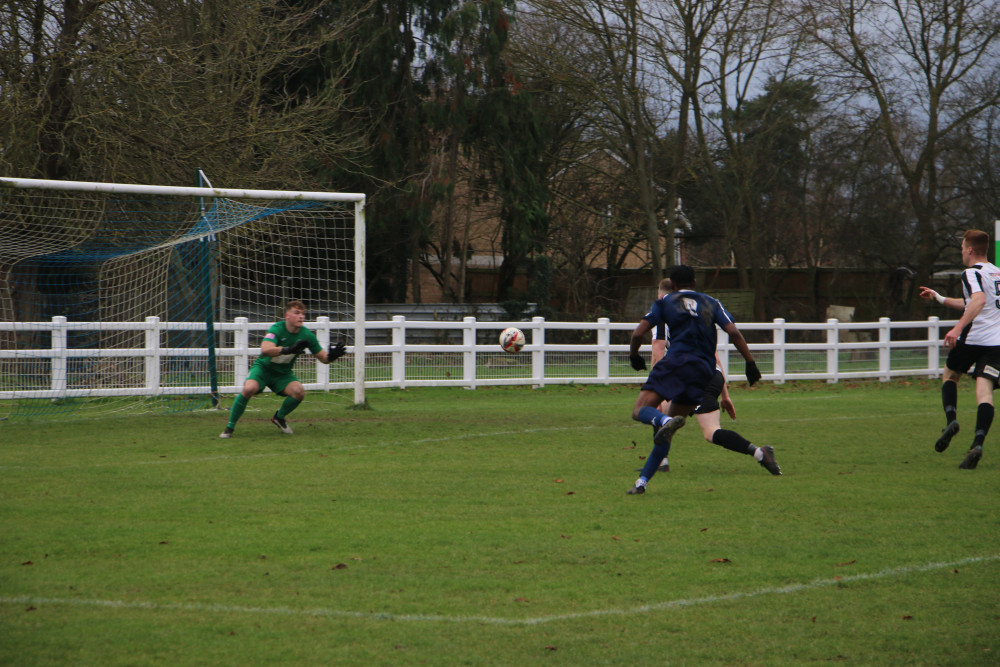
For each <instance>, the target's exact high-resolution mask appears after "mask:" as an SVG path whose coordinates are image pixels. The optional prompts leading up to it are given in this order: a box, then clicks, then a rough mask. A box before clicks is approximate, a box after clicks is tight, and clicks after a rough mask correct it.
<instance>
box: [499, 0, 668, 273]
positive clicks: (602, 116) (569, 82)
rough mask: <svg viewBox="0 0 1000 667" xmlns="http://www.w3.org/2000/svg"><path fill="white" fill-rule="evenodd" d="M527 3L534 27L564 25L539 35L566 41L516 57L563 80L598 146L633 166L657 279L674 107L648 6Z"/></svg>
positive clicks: (596, 0)
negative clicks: (652, 38)
mask: <svg viewBox="0 0 1000 667" xmlns="http://www.w3.org/2000/svg"><path fill="white" fill-rule="evenodd" d="M527 5H528V6H529V7H530V11H531V12H532V13H533V14H534V17H533V18H534V20H535V21H536V23H538V24H549V25H556V26H559V30H558V31H556V30H553V29H549V30H548V31H536V33H535V36H536V37H537V36H539V35H540V36H541V37H542V39H545V38H552V37H555V36H558V37H559V40H560V41H555V40H552V41H551V42H550V43H548V44H545V43H544V42H536V44H535V46H534V47H532V48H526V47H524V46H522V47H521V51H520V52H519V54H518V56H517V57H518V59H519V60H520V61H522V62H523V61H526V60H531V59H533V60H534V62H533V63H532V66H533V67H534V68H535V70H536V71H545V72H546V76H547V77H548V78H550V79H552V80H554V81H556V82H558V84H559V92H560V94H562V95H564V96H565V97H566V98H567V99H568V100H570V101H571V103H572V104H573V105H574V106H575V107H576V109H577V110H578V112H579V113H580V114H581V121H582V124H583V125H584V126H585V127H586V128H587V131H588V132H589V133H590V137H591V138H592V140H593V146H592V148H595V149H596V148H603V149H604V150H605V151H607V152H608V154H610V155H614V156H615V159H618V160H620V161H621V162H623V163H624V164H626V165H627V167H628V169H627V174H628V177H629V178H630V179H631V180H632V183H631V187H630V188H629V189H630V190H631V192H632V193H634V197H635V198H636V201H637V202H638V207H637V208H638V213H639V215H640V217H641V221H642V225H643V229H644V233H645V237H646V243H647V245H648V248H649V258H648V261H649V263H650V265H651V267H652V269H653V272H654V275H657V276H658V275H660V274H661V273H662V270H663V267H664V258H663V229H662V219H663V218H662V216H663V207H664V196H663V193H662V192H661V191H660V190H659V189H658V185H657V179H656V174H655V173H654V167H653V161H654V158H655V157H656V155H657V153H658V151H659V135H660V134H661V130H662V127H663V122H664V119H665V117H666V110H667V108H668V107H669V101H668V98H666V97H661V93H664V92H665V91H664V90H663V88H662V86H660V85H658V83H657V81H656V80H655V76H654V73H653V72H652V71H651V70H650V68H649V67H648V63H649V53H648V49H647V44H648V40H647V39H646V38H645V36H644V35H643V30H644V29H645V26H646V25H647V21H646V17H645V12H646V8H645V6H644V4H643V3H640V2H638V1H637V0H625V1H624V2H615V1H610V0H531V1H530V2H529V3H527ZM524 20H526V19H525V18H522V21H524ZM529 20H530V19H529ZM522 37H523V35H522ZM522 44H523V43H522ZM569 45H572V46H571V48H567V47H568V46H569Z"/></svg>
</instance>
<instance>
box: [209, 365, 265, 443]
mask: <svg viewBox="0 0 1000 667" xmlns="http://www.w3.org/2000/svg"><path fill="white" fill-rule="evenodd" d="M253 371H254V369H251V370H250V375H249V377H247V380H246V382H244V383H243V390H242V391H241V392H240V393H239V395H238V396H237V397H236V398H235V399H234V400H233V405H232V407H230V408H229V423H227V424H226V430H224V431H223V432H222V433H221V434H220V435H219V437H220V438H231V437H232V436H233V431H234V430H235V429H236V422H238V421H239V420H240V417H242V416H243V413H244V412H245V411H246V409H247V403H249V402H250V399H251V398H253V397H254V396H256V395H257V394H258V393H260V390H261V386H260V382H259V380H258V379H257V378H255V377H254V372H253Z"/></svg>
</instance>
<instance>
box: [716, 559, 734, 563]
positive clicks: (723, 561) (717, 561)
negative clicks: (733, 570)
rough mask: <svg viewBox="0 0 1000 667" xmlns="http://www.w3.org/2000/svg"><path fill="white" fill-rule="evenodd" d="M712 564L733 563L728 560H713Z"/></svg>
mask: <svg viewBox="0 0 1000 667" xmlns="http://www.w3.org/2000/svg"><path fill="white" fill-rule="evenodd" d="M712 562H713V563H732V562H733V561H731V560H729V559H728V558H713V559H712Z"/></svg>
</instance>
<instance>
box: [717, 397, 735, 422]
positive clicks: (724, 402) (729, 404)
mask: <svg viewBox="0 0 1000 667" xmlns="http://www.w3.org/2000/svg"><path fill="white" fill-rule="evenodd" d="M719 406H720V407H721V408H722V410H723V412H725V413H726V414H727V415H729V418H730V419H736V406H735V405H733V399H731V398H729V397H728V396H723V397H722V398H720V399H719Z"/></svg>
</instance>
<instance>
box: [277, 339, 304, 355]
mask: <svg viewBox="0 0 1000 667" xmlns="http://www.w3.org/2000/svg"><path fill="white" fill-rule="evenodd" d="M307 347H309V341H307V340H298V341H296V342H295V344H294V345H286V346H285V347H283V348H281V353H282V354H298V353H300V352H304V351H305V349H306V348H307Z"/></svg>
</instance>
